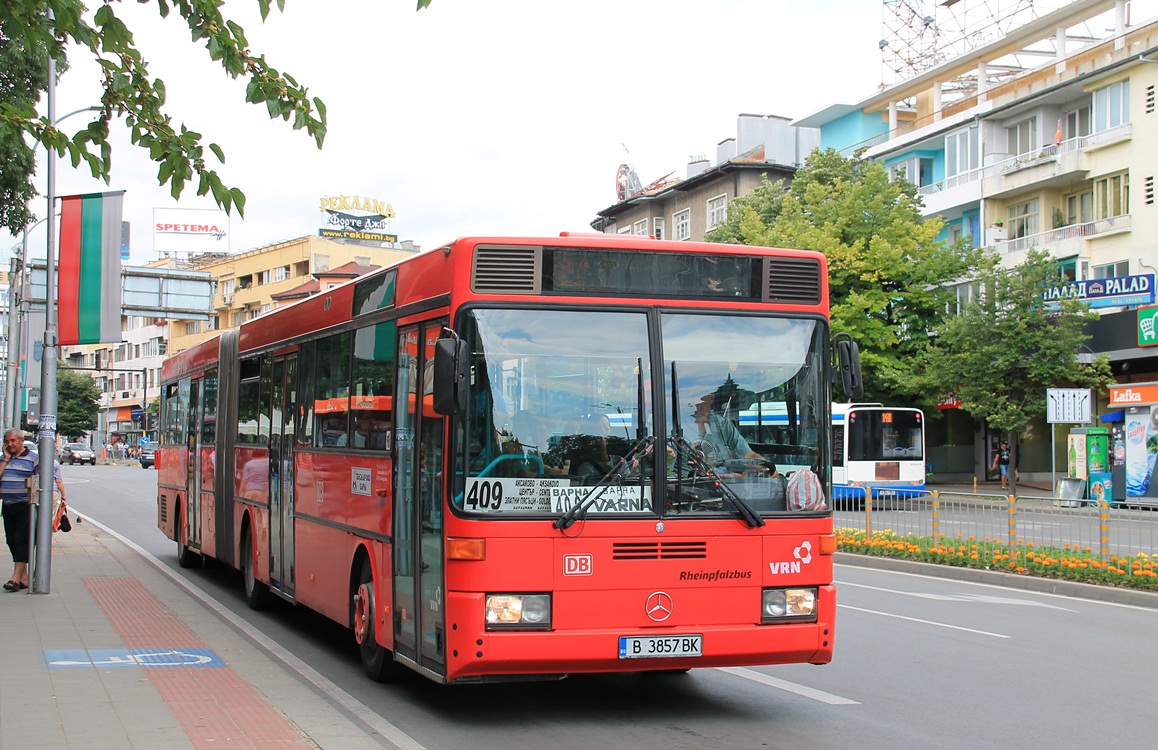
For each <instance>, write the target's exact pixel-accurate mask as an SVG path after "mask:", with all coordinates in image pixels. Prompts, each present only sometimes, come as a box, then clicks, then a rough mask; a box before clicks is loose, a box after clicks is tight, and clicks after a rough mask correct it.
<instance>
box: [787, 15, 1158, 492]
mask: <svg viewBox="0 0 1158 750" xmlns="http://www.w3.org/2000/svg"><path fill="white" fill-rule="evenodd" d="M1126 6H1127V3H1125V2H1121V1H1114V0H1110V1H1098V0H1077V1H1076V2H1073V3H1070V4H1069V5H1067V6H1065V7H1063V8H1061V9H1060V10H1057V11H1055V12H1053V13H1049V14H1047V15H1045V16H1042V17H1041V18H1039V19H1037V20H1036V21H1034V22H1033V23H1030V24H1026V25H1025V26H1023V27H1021V28H1018V29H1015V30H1014V31H1012V32H1010V33H1009V34H1007V35H1006V36H1004V37H1001V38H999V39H997V40H995V41H993V42H991V43H989V44H986V45H983V46H980V47H977V48H976V49H974V50H972V51H971V52H969V53H967V54H964V55H962V56H960V57H957V58H954V59H951V60H948V61H945V62H943V63H941V64H940V65H937V66H935V67H931V68H929V69H928V70H926V71H924V72H922V73H920V74H918V75H915V76H913V77H912V78H910V79H908V80H905V81H902V82H900V83H898V84H896V85H893V86H891V87H888V88H885V89H882V90H880V91H876V92H873V93H872V94H871V95H870V96H868V97H867V98H866V99H864V100H862V101H860V102H858V103H856V104H850V105H846V104H837V105H833V106H831V107H828V108H826V109H824V110H822V111H820V112H817V113H814V114H811V115H809V116H807V117H803V118H801V119H799V120H796V121H795V123H794V124H796V125H800V126H808V127H816V128H819V129H820V134H821V145H822V147H825V148H828V147H831V148H834V149H836V150H838V151H840V152H841V153H843V154H845V155H854V154H859V155H860V156H861V157H862V158H867V159H872V160H874V161H878V162H881V163H883V164H885V165H886V166H887V168H888V169H889V172H890V174H892V175H894V176H895V177H902V176H903V177H904V178H906V179H908V180H909V181H911V182H913V183H914V184H916V185H917V186H918V189H919V192H920V194H921V196H922V198H923V200H924V206H925V214H926V215H927V216H940V217H942V218H943V219H944V220H945V222H946V228H945V238H946V239H957V238H959V237H969V238H971V241H972V242H973V244H974V245H975V246H983V247H987V248H992V249H993V250H994V251H995V252H997V253H998V254H999V255H1000V257H1001V259H1002V263H1003V264H1005V265H1008V266H1014V265H1016V264H1017V263H1019V262H1021V261H1022V260H1023V259H1024V258H1025V255H1026V253H1027V252H1028V250H1029V249H1030V248H1039V249H1046V250H1048V251H1049V253H1050V254H1051V255H1052V256H1053V257H1054V258H1056V259H1057V263H1058V266H1059V267H1060V268H1061V269H1062V271H1063V272H1064V274H1065V275H1066V276H1067V278H1068V279H1069V280H1070V281H1071V284H1070V285H1069V286H1068V287H1067V289H1066V293H1068V294H1072V295H1074V296H1078V297H1080V298H1082V299H1084V300H1085V301H1086V302H1087V304H1089V305H1090V306H1091V307H1094V308H1097V309H1098V310H1099V312H1100V313H1101V316H1100V320H1098V321H1097V322H1096V323H1094V324H1093V325H1091V326H1090V329H1089V331H1090V333H1091V334H1092V338H1091V340H1090V342H1089V345H1088V346H1089V349H1090V352H1086V353H1085V354H1087V355H1091V356H1092V355H1093V354H1095V353H1102V352H1104V353H1106V354H1107V355H1108V356H1109V358H1110V360H1111V362H1112V364H1113V369H1114V373H1115V375H1116V376H1117V378H1118V379H1119V381H1121V382H1143V381H1152V380H1158V350H1156V349H1154V348H1151V347H1149V346H1143V345H1140V344H1139V342H1140V341H1142V340H1143V339H1142V336H1141V333H1140V330H1139V325H1140V316H1139V313H1138V310H1139V308H1140V307H1146V306H1149V305H1153V304H1154V302H1155V297H1154V286H1155V284H1154V279H1155V274H1156V273H1158V239H1156V238H1158V207H1155V204H1154V177H1155V173H1156V172H1158V110H1156V102H1155V87H1156V86H1158V20H1155V19H1150V20H1148V21H1142V20H1138V21H1137V23H1135V24H1134V25H1131V24H1130V23H1129V22H1128V19H1129V16H1128V14H1127V13H1126V12H1125V11H1126ZM1092 19H1098V21H1097V22H1096V23H1092V24H1091V23H1087V22H1089V21H1091V20H1092ZM1079 24H1081V25H1084V26H1085V27H1088V26H1092V27H1094V28H1103V29H1108V30H1109V31H1108V32H1107V33H1106V34H1105V36H1103V37H1101V38H1090V37H1088V36H1087V37H1082V38H1078V37H1076V36H1075V35H1074V34H1072V33H1071V30H1072V29H1074V28H1076V27H1078V26H1079ZM1019 50H1033V51H1034V54H1036V55H1037V57H1036V60H1038V61H1041V62H1039V64H1037V65H1036V67H1032V68H1026V69H1022V70H1017V69H1015V68H1011V67H1010V66H1008V65H1007V64H1005V62H1006V61H1008V60H1009V59H1010V57H1011V55H1014V54H1016V53H1017V52H1018V51H1019ZM1043 50H1046V52H1045V53H1044V54H1043ZM1043 58H1044V61H1043ZM957 290H958V299H959V301H960V302H962V303H963V302H965V301H967V300H968V299H969V298H970V297H971V295H972V294H973V293H974V287H973V285H972V284H971V283H969V282H968V281H967V280H966V281H964V282H963V283H962V284H961V285H960V286H959V287H958V288H957ZM1151 325H1153V324H1152V323H1151ZM1154 343H1158V338H1156V339H1155V341H1154ZM1101 398H1102V403H1101V404H1100V408H1097V409H1096V410H1095V414H1104V413H1106V412H1109V411H1112V410H1111V409H1109V408H1108V407H1107V404H1106V403H1105V398H1106V397H1105V395H1104V394H1103V395H1102V396H1101ZM943 416H945V417H946V418H945V419H942V420H931V424H930V426H931V432H930V446H929V448H930V449H929V455H930V462H931V463H932V464H933V465H934V470H935V471H936V472H937V473H938V474H940V475H943V476H945V477H946V478H955V479H965V478H969V477H979V476H984V475H985V473H986V467H987V466H988V463H989V457H990V456H991V455H992V450H993V449H994V448H995V446H996V444H997V441H998V440H999V439H1000V436H998V435H996V434H990V432H989V431H988V430H987V429H986V428H985V426H984V425H981V424H980V423H979V422H977V421H976V420H974V419H973V418H972V417H971V416H970V415H968V414H963V413H957V412H956V411H953V410H948V411H946V413H945V414H944V415H943ZM1053 429H1054V428H1053V427H1052V426H1051V425H1048V424H1046V423H1045V422H1044V421H1043V422H1042V423H1039V424H1031V425H1030V428H1029V430H1027V432H1026V435H1025V437H1026V438H1027V441H1026V443H1025V445H1024V451H1023V457H1024V458H1025V461H1023V462H1022V468H1023V472H1025V473H1030V472H1034V473H1036V474H1037V475H1038V476H1039V477H1041V476H1048V475H1049V474H1052V471H1051V467H1052V466H1055V465H1060V466H1061V467H1062V468H1063V470H1064V467H1065V461H1064V457H1062V458H1060V459H1059V456H1061V453H1060V452H1058V453H1056V454H1053V453H1051V442H1052V443H1054V444H1056V442H1057V440H1056V438H1058V437H1059V436H1060V442H1061V444H1062V445H1063V446H1064V444H1065V437H1064V435H1065V432H1066V431H1068V426H1067V427H1064V428H1063V427H1062V426H1058V427H1057V428H1056V430H1057V431H1056V432H1055V433H1053V435H1052V436H1051V430H1053Z"/></svg>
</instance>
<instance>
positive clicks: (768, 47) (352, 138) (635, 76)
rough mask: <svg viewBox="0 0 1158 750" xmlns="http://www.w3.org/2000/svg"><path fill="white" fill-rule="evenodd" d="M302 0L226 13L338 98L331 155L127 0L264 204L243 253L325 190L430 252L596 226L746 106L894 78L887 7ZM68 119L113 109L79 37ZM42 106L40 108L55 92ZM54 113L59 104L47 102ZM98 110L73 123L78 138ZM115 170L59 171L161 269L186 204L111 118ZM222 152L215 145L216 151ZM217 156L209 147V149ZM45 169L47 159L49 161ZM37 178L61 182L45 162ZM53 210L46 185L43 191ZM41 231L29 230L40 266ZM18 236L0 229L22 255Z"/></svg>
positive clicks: (796, 113) (69, 76) (172, 26)
mask: <svg viewBox="0 0 1158 750" xmlns="http://www.w3.org/2000/svg"><path fill="white" fill-rule="evenodd" d="M415 4H416V3H415V0H344V1H343V2H340V3H339V2H332V0H331V1H329V2H323V1H322V0H286V3H285V11H284V13H279V12H278V11H277V10H276V3H275V4H274V5H275V7H274V10H273V11H271V13H270V16H269V18H268V19H267V21H266V22H265V23H262V22H261V19H260V16H259V15H258V12H257V3H256V2H254V1H252V0H235V1H234V2H230V3H226V4H225V5H224V6H223V9H222V10H223V12H224V14H225V16H226V17H227V18H230V19H232V20H235V21H236V22H238V23H239V24H241V26H242V27H243V28H244V29H245V32H246V36H247V38H248V40H249V42H250V46H251V48H252V49H253V50H254V51H255V52H257V53H262V54H264V55H265V56H266V59H267V60H268V61H269V63H270V64H271V65H272V66H273V67H274V68H276V69H277V70H279V71H283V72H287V73H289V74H291V75H293V76H294V77H295V78H296V79H297V80H298V82H299V83H301V84H303V85H305V86H307V87H308V88H309V92H310V95H311V96H318V97H320V98H321V99H322V100H323V101H324V102H325V103H326V106H327V110H328V116H329V132H328V134H327V136H326V139H325V144H324V147H323V149H322V150H320V151H319V150H318V149H317V147H316V145H315V143H314V140H313V139H312V138H311V137H310V136H308V135H307V134H306V133H305V131H304V130H302V131H294V130H293V129H292V128H291V127H290V123H287V122H284V121H282V120H280V119H279V120H270V119H269V117H268V115H267V113H266V111H265V107H264V105H260V106H255V105H251V104H246V103H245V101H244V93H245V83H244V81H240V80H238V81H235V80H232V79H230V78H229V77H228V76H227V75H226V74H225V73H224V71H223V70H221V68H220V66H219V65H218V64H217V63H214V62H212V61H211V60H209V57H208V54H207V52H206V51H205V50H204V48H203V46H202V45H201V44H194V43H192V42H191V41H190V37H189V32H188V28H187V26H186V25H185V23H184V21H183V20H182V19H180V18H179V17H177V16H176V13H175V12H174V13H173V14H172V15H171V16H170V18H168V19H161V18H160V16H159V13H158V12H157V7H156V4H155V3H149V4H147V5H138V4H137V3H114V4H113V6H112V7H113V9H114V10H115V12H116V13H117V14H118V16H120V17H121V18H122V19H123V20H125V22H126V23H127V24H128V26H129V28H130V29H132V30H133V32H134V34H135V39H136V42H137V45H138V46H139V48H140V49H141V51H142V53H143V55H144V57H145V59H146V60H147V61H148V62H149V70H150V73H151V75H153V76H154V77H159V78H161V79H162V80H163V81H164V82H165V86H166V90H167V92H168V106H167V109H168V112H169V114H170V115H171V116H172V117H173V119H174V121H175V122H176V123H178V124H180V123H184V124H185V125H186V126H187V127H189V128H190V129H191V130H194V131H196V132H199V133H201V134H202V135H203V144H208V143H209V142H214V143H217V144H219V145H220V146H221V147H222V149H223V150H224V152H225V156H226V162H225V164H223V165H218V171H219V172H220V174H221V176H222V179H223V180H224V181H225V183H226V184H227V185H230V186H234V187H239V188H240V189H241V190H242V191H243V192H244V193H245V194H246V198H247V203H246V208H245V217H244V219H242V218H241V217H239V216H237V215H234V216H232V217H231V218H230V220H229V227H228V230H227V233H228V234H227V240H226V242H227V243H228V250H229V251H230V252H235V253H236V252H243V251H245V250H249V249H253V248H256V247H261V246H264V245H268V244H271V243H274V242H278V241H281V240H286V239H292V238H296V237H300V236H303V235H311V234H317V231H318V228H319V227H320V226H321V214H320V209H319V206H320V202H321V198H322V197H323V196H337V195H351V196H352V195H358V196H363V197H367V198H373V199H377V200H381V201H384V202H387V203H389V204H390V205H391V206H392V207H393V209H394V211H395V213H396V218H395V219H393V220H392V222H391V227H390V231H391V232H392V233H393V234H396V235H398V238H399V239H400V240H412V241H414V242H415V243H416V244H418V245H419V246H421V247H422V248H423V249H424V250H429V249H432V248H435V247H438V246H441V245H443V244H445V243H447V242H449V241H451V240H453V239H455V238H456V237H461V236H466V235H472V234H488V235H512V236H519V235H537V236H544V235H545V236H555V235H557V234H558V233H559V232H561V231H572V232H590V231H593V230H592V229H591V227H590V222H591V220H592V219H594V218H595V215H596V212H598V211H599V210H600V209H603V208H606V207H608V206H610V205H612V204H613V203H615V200H616V198H615V175H616V170H617V168H618V166H619V165H620V164H623V163H626V164H630V165H632V166H633V167H634V168H635V170H636V173H637V174H638V175H639V177H640V180H641V181H642V182H643V184H645V185H646V184H647V183H649V182H651V181H653V180H655V179H658V178H660V177H663V176H664V175H666V174H668V173H670V172H675V173H676V176H684V175H685V173H686V165H687V163H688V161H689V160H690V157H694V156H697V155H707V157H708V158H709V159H710V160H712V161H713V162H714V161H715V149H716V144H717V143H719V142H720V141H722V140H724V139H726V138H729V137H734V136H735V134H736V117H737V115H739V114H741V113H749V114H761V115H766V114H775V115H780V116H785V117H789V118H797V117H803V116H805V115H808V114H811V113H813V112H816V111H818V110H820V109H823V108H824V107H826V106H828V105H829V104H832V103H834V102H846V103H851V102H856V101H860V100H861V99H863V98H865V97H867V96H869V95H870V94H872V93H873V92H874V91H875V90H876V88H877V86H878V84H879V83H880V82H881V77H882V73H881V56H880V51H879V49H878V44H877V43H878V41H879V40H880V39H881V36H882V6H881V3H880V2H879V0H825V2H823V3H819V2H800V1H799V0H584V1H583V2H544V0H433V2H432V4H431V6H430V7H429V8H427V9H425V10H422V11H420V12H416V11H415ZM70 65H71V68H70V70H69V71H68V72H67V73H65V75H64V76H63V78H62V79H61V81H60V83H59V84H58V87H57V95H56V112H57V116H58V117H59V116H61V115H64V114H66V113H68V112H71V111H73V110H76V109H80V108H83V107H86V106H89V105H92V104H95V103H97V102H99V95H100V86H99V77H98V76H97V67H96V65H95V63H93V62H92V61H91V57H88V56H87V52H85V51H81V50H74V52H73V54H72V55H71V56H70ZM42 104H43V103H42ZM42 111H43V107H42ZM86 116H87V115H83V114H78V115H75V116H73V117H71V118H69V119H68V120H66V121H65V122H63V123H62V124H61V127H62V129H63V130H65V131H66V132H68V133H70V134H71V133H73V132H75V131H76V130H79V129H81V128H83V127H84V126H85V125H86V123H87V121H86V120H85V117H86ZM112 145H113V167H112V179H111V181H110V183H109V184H108V185H107V186H106V185H105V184H104V183H103V182H102V181H100V180H96V179H94V178H92V176H91V175H90V174H89V173H88V171H87V169H85V168H84V167H83V166H82V168H81V169H79V170H76V169H72V168H71V166H69V164H68V162H67V161H66V160H61V161H58V162H57V169H56V175H57V190H56V192H57V195H69V194H76V193H87V192H97V191H101V190H125V191H126V193H125V209H124V211H125V215H124V218H125V220H127V221H130V222H131V223H132V250H131V256H130V261H129V262H130V264H131V265H143V264H144V263H146V262H148V261H151V260H155V259H156V258H157V254H156V253H155V252H154V250H153V247H152V245H153V238H152V225H153V211H154V209H155V208H190V209H199V208H200V209H208V208H215V205H214V204H213V202H212V201H211V200H209V199H208V198H198V197H197V196H196V195H195V188H196V184H195V182H194V183H193V185H192V186H187V188H186V191H185V194H184V195H183V196H182V198H181V200H180V201H179V202H177V201H174V200H173V199H172V198H171V197H170V194H169V188H168V187H167V186H166V187H160V186H158V184H157V179H156V174H157V166H156V165H155V164H154V163H152V162H150V161H149V160H148V158H147V154H145V153H144V152H143V151H141V150H140V149H139V148H137V147H135V146H132V145H131V144H130V143H129V141H128V133H127V129H126V128H125V127H124V126H123V123H114V126H113V134H112ZM206 153H209V152H208V149H206ZM210 158H212V157H210ZM42 161H43V159H42ZM36 179H37V186H38V188H39V190H40V191H41V192H42V193H43V192H44V189H45V186H44V169H43V167H42V168H41V169H40V170H39V174H38V176H37V178H36ZM34 209H35V212H36V214H37V216H38V217H43V216H44V215H45V214H46V213H47V206H46V204H45V203H44V199H43V198H38V199H37V201H36V203H34ZM45 241H46V232H45V228H44V226H43V225H41V226H40V227H39V228H37V229H35V230H33V232H32V233H31V234H30V235H29V247H30V250H31V257H33V258H35V257H41V258H43V257H44V244H45ZM17 242H18V239H17V238H11V237H10V236H9V235H7V233H3V234H0V243H2V244H3V246H4V247H6V248H8V247H12V246H13V244H15V243H17Z"/></svg>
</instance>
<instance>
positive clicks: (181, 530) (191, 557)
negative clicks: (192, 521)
mask: <svg viewBox="0 0 1158 750" xmlns="http://www.w3.org/2000/svg"><path fill="white" fill-rule="evenodd" d="M174 524H175V525H174V527H173V531H174V534H173V536H175V537H177V564H178V565H180V566H181V567H182V568H196V567H199V566H200V565H201V555H199V554H197V553H196V552H194V551H193V550H191V549H190V548H189V545H188V544H187V542H188V540H189V527H188V526H186V525H185V513H184V510H183V509H182V508H181V502H180V501H178V502H177V517H176V519H174Z"/></svg>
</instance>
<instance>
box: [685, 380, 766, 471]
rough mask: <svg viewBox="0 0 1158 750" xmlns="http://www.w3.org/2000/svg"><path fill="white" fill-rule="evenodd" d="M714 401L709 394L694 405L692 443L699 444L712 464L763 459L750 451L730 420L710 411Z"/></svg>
mask: <svg viewBox="0 0 1158 750" xmlns="http://www.w3.org/2000/svg"><path fill="white" fill-rule="evenodd" d="M715 400H716V397H715V395H714V394H711V393H709V394H708V395H706V396H704V397H703V398H702V399H700V402H699V403H698V404H696V405H695V408H696V410H695V413H693V414H692V419H693V420H695V423H696V426H695V430H694V431H692V432H691V434H690V437H691V439H692V443H693V444H699V446H700V450H702V451H703V452H704V455H705V456H707V457H708V458H709V459H712V460H713V462H720V461H727V460H728V459H733V458H763V456H761V455H760V454H759V453H757V452H756V451H754V450H752V448H751V446H749V445H748V441H747V440H745V439H744V436H743V435H741V434H740V431H739V430H738V429H736V425H735V424H733V423H732V422H731V420H728V419H726V418H725V417H724V416H723V415H722V414H720V413H718V412H714V411H712V404H713V403H714V402H715Z"/></svg>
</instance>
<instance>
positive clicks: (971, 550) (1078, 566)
mask: <svg viewBox="0 0 1158 750" xmlns="http://www.w3.org/2000/svg"><path fill="white" fill-rule="evenodd" d="M836 548H837V550H839V551H840V552H851V553H853V554H858V555H876V556H877V557H896V558H900V559H904V560H918V561H920V562H929V563H937V564H940V565H955V566H957V567H962V568H979V569H982V570H999V571H1002V572H1004V573H1018V574H1021V575H1028V576H1038V577H1041V578H1060V579H1064V580H1068V581H1079V582H1081V583H1095V584H1102V585H1108V586H1122V587H1126V588H1134V589H1143V590H1146V591H1158V573H1156V572H1155V563H1154V560H1153V559H1152V558H1151V556H1150V555H1147V554H1146V553H1145V552H1139V553H1137V554H1136V555H1130V556H1126V557H1123V556H1121V555H1109V556H1108V557H1107V558H1106V560H1105V561H1103V560H1102V559H1101V558H1100V556H1098V555H1095V554H1093V552H1092V551H1091V550H1090V549H1089V548H1088V547H1086V548H1079V547H1076V546H1074V547H1071V546H1070V545H1068V544H1067V545H1065V546H1064V547H1042V546H1035V545H1034V543H1033V542H1026V543H1024V544H1018V545H1017V546H1016V547H1014V548H1012V549H1011V548H1010V547H1009V545H1008V544H1006V543H1004V542H1002V541H1000V540H997V539H981V540H978V539H975V538H973V537H968V538H962V537H960V536H958V537H956V538H949V537H942V538H941V539H940V540H937V541H934V540H933V539H932V538H930V537H920V536H915V535H911V534H910V535H906V536H901V535H899V534H896V533H895V532H893V531H889V530H884V531H874V532H873V533H872V535H871V536H870V535H868V534H866V533H865V532H864V531H863V530H860V529H838V530H837V531H836Z"/></svg>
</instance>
